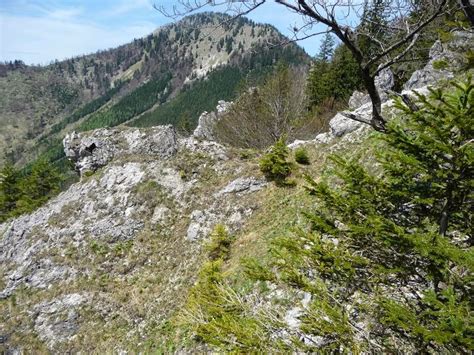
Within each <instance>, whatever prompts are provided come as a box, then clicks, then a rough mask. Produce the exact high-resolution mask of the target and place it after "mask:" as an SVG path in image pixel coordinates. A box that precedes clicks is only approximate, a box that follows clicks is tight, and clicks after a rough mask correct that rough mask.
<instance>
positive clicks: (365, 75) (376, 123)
mask: <svg viewBox="0 0 474 355" xmlns="http://www.w3.org/2000/svg"><path fill="white" fill-rule="evenodd" d="M361 74H362V80H363V81H364V86H365V88H366V89H367V92H368V94H369V97H370V101H371V102H372V119H371V123H370V124H371V126H372V127H373V128H374V129H375V130H376V131H379V132H385V123H386V121H385V119H384V118H383V117H382V100H381V99H380V95H379V92H378V90H377V87H376V86H375V78H374V77H373V76H372V75H370V72H369V70H368V69H362V70H361Z"/></svg>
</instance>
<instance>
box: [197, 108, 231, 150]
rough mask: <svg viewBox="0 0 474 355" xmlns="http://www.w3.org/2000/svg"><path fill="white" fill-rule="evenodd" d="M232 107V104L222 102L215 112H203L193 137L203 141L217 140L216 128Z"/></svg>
mask: <svg viewBox="0 0 474 355" xmlns="http://www.w3.org/2000/svg"><path fill="white" fill-rule="evenodd" d="M231 105H232V102H225V101H223V100H221V101H219V103H218V104H217V107H216V111H215V112H210V113H208V112H203V113H202V114H201V116H199V121H198V126H197V127H196V129H195V130H194V133H193V136H194V137H195V138H197V139H202V140H208V141H212V140H215V136H214V127H215V125H216V123H217V122H218V121H219V119H220V118H221V117H222V115H223V114H224V113H225V112H226V111H227V110H228V109H229V107H230V106H231Z"/></svg>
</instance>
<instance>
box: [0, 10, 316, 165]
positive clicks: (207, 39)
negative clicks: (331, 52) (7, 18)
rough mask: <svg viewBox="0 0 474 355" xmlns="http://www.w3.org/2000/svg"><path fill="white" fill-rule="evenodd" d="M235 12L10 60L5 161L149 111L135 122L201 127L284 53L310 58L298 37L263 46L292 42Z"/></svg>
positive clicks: (4, 105) (299, 60)
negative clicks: (75, 52)
mask: <svg viewBox="0 0 474 355" xmlns="http://www.w3.org/2000/svg"><path fill="white" fill-rule="evenodd" d="M229 18H230V17H228V16H227V15H222V14H215V13H202V14H197V15H193V16H190V17H187V18H185V19H183V20H181V21H180V22H177V23H173V24H170V25H168V26H164V27H161V28H159V29H157V30H156V31H155V32H154V33H152V34H150V35H149V36H147V37H144V38H140V39H136V40H134V41H133V42H131V43H128V44H125V45H123V46H120V47H118V48H114V49H109V50H105V51H100V52H98V53H95V54H90V55H85V56H81V57H75V58H71V59H68V60H65V61H60V62H55V63H52V64H50V65H48V66H45V67H38V66H27V65H24V64H23V63H22V62H20V61H15V62H13V63H4V64H1V65H0V125H1V127H2V130H1V131H0V151H2V152H3V154H2V156H0V164H2V163H4V162H5V161H10V162H13V163H16V164H17V165H24V164H25V163H27V162H29V161H31V160H32V159H34V158H37V156H38V154H39V153H44V154H45V155H46V158H47V159H49V160H58V159H60V158H61V157H62V153H61V152H62V149H61V148H60V144H59V142H60V140H61V139H62V137H63V136H64V134H65V133H66V132H68V131H70V130H73V129H76V130H89V129H93V128H99V127H103V126H115V125H118V124H122V123H125V122H127V121H130V120H132V119H134V118H136V117H137V116H139V115H141V114H142V113H145V112H147V113H146V114H145V115H144V116H143V117H142V118H139V119H138V120H136V121H135V122H134V123H131V124H132V125H133V124H136V125H139V126H144V125H146V126H149V125H154V124H159V123H163V122H171V123H178V121H180V120H181V121H183V120H185V121H186V122H190V124H191V125H195V124H196V122H197V117H198V116H199V114H200V113H201V112H202V111H204V110H210V109H211V108H213V107H214V106H215V105H216V103H217V101H218V100H219V99H227V100H229V99H232V98H233V97H234V96H235V93H236V89H237V87H238V85H239V83H240V82H241V81H242V80H243V79H244V78H248V77H249V75H250V76H251V77H254V78H255V77H256V78H258V76H259V75H261V74H262V73H264V72H265V71H266V70H268V69H266V68H269V66H271V65H273V64H275V62H277V61H279V60H284V61H286V62H288V63H290V64H298V65H300V64H305V63H307V62H308V59H309V57H308V56H307V55H306V53H305V52H304V51H303V50H302V49H301V48H299V47H298V46H296V45H295V44H289V45H285V46H283V47H278V49H273V50H271V49H268V48H267V47H266V46H264V45H263V44H267V43H275V44H279V43H283V42H284V41H285V38H284V37H283V36H282V35H281V34H280V33H279V32H278V31H277V30H276V29H275V28H273V27H272V26H269V25H260V24H256V23H254V22H252V21H250V20H248V19H245V18H239V19H237V20H235V21H227V20H229ZM252 74H253V75H252ZM203 86H204V87H205V88H206V89H205V90H202V88H203ZM198 92H199V93H198ZM163 104H164V105H163ZM160 105H162V107H160ZM148 111H149V112H148Z"/></svg>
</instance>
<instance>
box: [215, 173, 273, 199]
mask: <svg viewBox="0 0 474 355" xmlns="http://www.w3.org/2000/svg"><path fill="white" fill-rule="evenodd" d="M266 185H267V182H266V181H265V180H263V179H256V178H254V177H249V178H238V179H236V180H234V181H232V182H231V183H229V184H228V185H227V186H226V187H224V189H222V190H221V191H219V192H218V193H217V196H221V195H225V194H230V193H251V192H255V191H259V190H261V189H263V188H264V187H265V186H266Z"/></svg>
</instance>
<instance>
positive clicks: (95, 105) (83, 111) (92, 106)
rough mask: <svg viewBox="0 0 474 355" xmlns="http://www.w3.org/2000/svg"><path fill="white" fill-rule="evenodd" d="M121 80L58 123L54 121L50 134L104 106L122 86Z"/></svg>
mask: <svg viewBox="0 0 474 355" xmlns="http://www.w3.org/2000/svg"><path fill="white" fill-rule="evenodd" d="M123 84H124V83H123V82H119V83H117V84H116V86H115V87H114V88H113V89H110V90H107V92H106V93H105V95H102V96H100V97H99V98H97V99H95V100H92V101H91V102H89V103H87V104H85V105H84V106H82V107H81V108H79V109H77V110H76V111H74V113H73V114H72V115H70V116H68V117H66V118H65V119H64V120H62V121H61V122H59V123H56V124H55V125H53V126H52V127H51V131H50V134H54V133H59V132H61V131H62V130H63V129H64V128H66V127H67V126H68V125H69V124H71V123H74V122H77V121H79V120H80V119H81V118H83V117H85V116H87V115H89V114H91V113H93V112H95V111H97V110H98V109H99V108H101V107H102V106H104V105H105V104H106V103H107V102H109V101H110V99H111V98H112V97H113V96H114V95H115V94H117V93H118V92H119V91H120V88H121V87H122V86H123Z"/></svg>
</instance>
